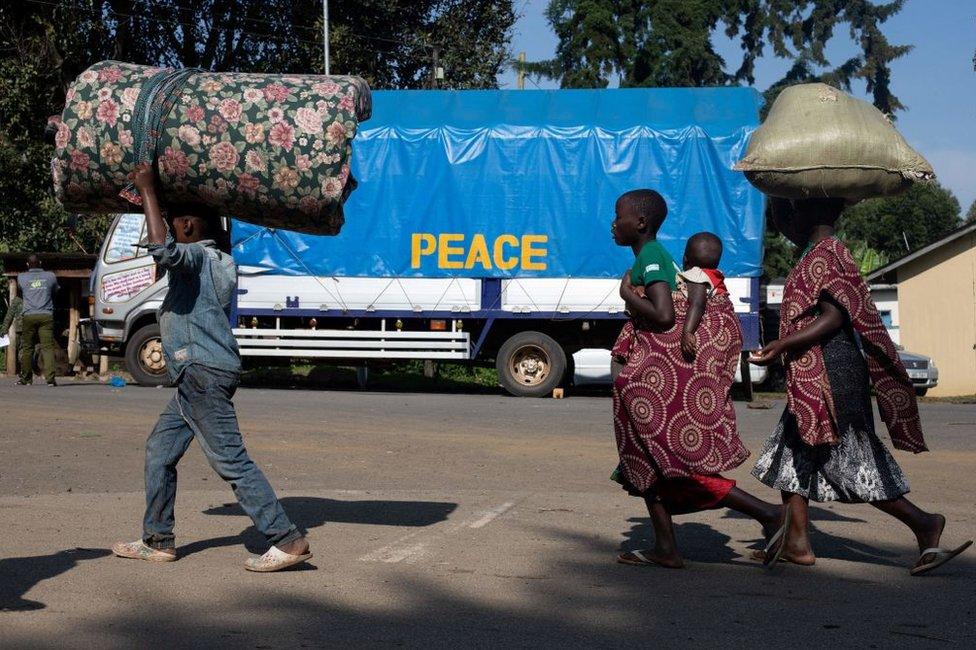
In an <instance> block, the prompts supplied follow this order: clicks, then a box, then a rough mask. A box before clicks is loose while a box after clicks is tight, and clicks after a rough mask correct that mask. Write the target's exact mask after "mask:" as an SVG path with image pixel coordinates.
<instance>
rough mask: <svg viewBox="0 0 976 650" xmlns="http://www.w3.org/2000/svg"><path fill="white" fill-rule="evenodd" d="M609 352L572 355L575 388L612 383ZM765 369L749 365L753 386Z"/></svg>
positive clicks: (737, 377)
mask: <svg viewBox="0 0 976 650" xmlns="http://www.w3.org/2000/svg"><path fill="white" fill-rule="evenodd" d="M610 361H611V358H610V350H604V349H598V348H586V349H583V350H580V351H579V352H577V353H576V354H574V355H573V368H574V372H573V383H574V384H575V385H576V386H598V385H603V384H610V383H611V382H612V379H611V374H610ZM767 372H768V370H767V368H766V367H764V366H757V365H754V364H751V363H750V364H749V375H750V379H752V383H753V384H761V383H763V382H764V381H766V375H767ZM741 381H742V372H741V365H740V366H737V367H736V369H735V382H736V383H739V382H741Z"/></svg>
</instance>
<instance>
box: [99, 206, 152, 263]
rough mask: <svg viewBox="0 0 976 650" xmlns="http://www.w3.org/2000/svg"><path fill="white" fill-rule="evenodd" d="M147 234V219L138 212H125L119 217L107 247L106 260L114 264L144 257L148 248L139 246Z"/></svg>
mask: <svg viewBox="0 0 976 650" xmlns="http://www.w3.org/2000/svg"><path fill="white" fill-rule="evenodd" d="M145 236H146V220H145V218H144V216H143V215H141V214H138V213H132V214H123V215H121V216H120V217H119V221H118V223H116V225H115V230H114V231H113V232H112V239H111V240H110V241H109V243H108V246H106V247H105V262H106V263H107V264H114V263H116V262H124V261H126V260H131V259H135V258H137V257H142V256H143V255H145V254H146V249H144V248H140V247H139V246H138V244H139V242H141V241H142V240H143V239H144V238H145Z"/></svg>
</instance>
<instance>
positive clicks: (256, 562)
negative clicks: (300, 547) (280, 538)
mask: <svg viewBox="0 0 976 650" xmlns="http://www.w3.org/2000/svg"><path fill="white" fill-rule="evenodd" d="M311 557H312V554H311V553H305V554H303V555H292V554H291V553H285V552H284V551H282V550H281V549H280V548H278V547H277V546H272V547H271V548H269V549H268V552H267V553H265V554H264V555H262V556H261V557H250V558H248V559H247V560H246V561H245V562H244V568H245V569H247V570H248V571H255V572H257V573H271V572H272V571H281V570H282V569H286V568H288V567H290V566H295V565H296V564H301V563H302V562H306V561H308V560H309V559H310V558H311Z"/></svg>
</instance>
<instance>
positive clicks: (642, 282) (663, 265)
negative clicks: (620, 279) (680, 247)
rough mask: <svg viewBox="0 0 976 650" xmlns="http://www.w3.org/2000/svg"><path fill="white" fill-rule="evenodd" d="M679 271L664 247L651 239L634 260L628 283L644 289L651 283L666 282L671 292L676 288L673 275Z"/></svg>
mask: <svg viewBox="0 0 976 650" xmlns="http://www.w3.org/2000/svg"><path fill="white" fill-rule="evenodd" d="M680 270H681V269H679V268H678V265H677V264H675V263H674V259H673V258H672V257H671V255H670V253H668V251H666V250H665V249H664V246H661V243H660V242H659V241H657V240H656V239H652V240H651V241H649V242H647V243H646V244H644V247H643V248H642V249H641V251H640V254H639V255H638V256H637V259H636V260H634V266H632V267H631V269H630V281H631V283H633V285H634V286H635V287H646V286H647V285H649V284H651V283H652V282H667V283H668V286H669V287H670V288H671V291H674V290H675V289H676V288H677V287H678V285H677V283H676V282H675V274H677V272H678V271H680Z"/></svg>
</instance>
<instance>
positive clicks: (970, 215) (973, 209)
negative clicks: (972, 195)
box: [966, 201, 976, 223]
mask: <svg viewBox="0 0 976 650" xmlns="http://www.w3.org/2000/svg"><path fill="white" fill-rule="evenodd" d="M974 221H976V201H973V202H972V204H970V206H969V209H968V210H966V223H973V222H974Z"/></svg>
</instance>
